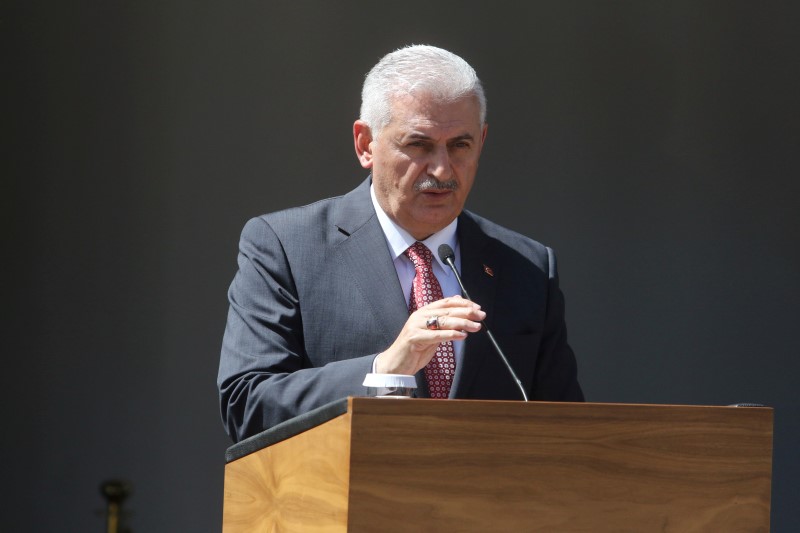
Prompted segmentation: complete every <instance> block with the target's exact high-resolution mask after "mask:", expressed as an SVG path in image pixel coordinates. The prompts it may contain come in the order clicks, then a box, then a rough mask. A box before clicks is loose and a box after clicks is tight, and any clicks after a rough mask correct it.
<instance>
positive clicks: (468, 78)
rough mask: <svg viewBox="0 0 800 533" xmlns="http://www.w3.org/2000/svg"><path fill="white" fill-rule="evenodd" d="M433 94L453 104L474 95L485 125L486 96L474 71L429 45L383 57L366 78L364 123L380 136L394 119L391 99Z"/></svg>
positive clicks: (461, 60) (463, 62) (410, 48)
mask: <svg viewBox="0 0 800 533" xmlns="http://www.w3.org/2000/svg"><path fill="white" fill-rule="evenodd" d="M423 93H424V94H431V95H433V96H434V98H436V99H437V100H440V101H443V102H450V101H454V100H458V99H459V98H463V97H465V96H470V95H472V96H475V97H476V98H477V99H478V104H479V106H480V120H481V124H484V123H485V122H486V95H485V94H484V92H483V85H482V84H481V80H479V79H478V75H477V74H476V73H475V70H474V69H473V68H472V67H471V66H470V65H469V63H467V62H466V61H464V60H463V59H461V58H460V57H458V56H457V55H455V54H453V53H451V52H448V51H447V50H443V49H441V48H436V47H435V46H427V45H411V46H406V47H405V48H400V49H399V50H395V51H394V52H391V53H389V54H386V55H385V56H383V58H382V59H381V60H380V61H379V62H378V64H377V65H375V66H374V67H372V70H370V71H369V73H368V74H367V77H366V78H365V79H364V86H363V88H362V90H361V117H360V118H361V120H362V121H364V122H365V123H366V124H367V125H368V126H369V127H370V129H371V130H372V134H373V135H374V136H377V134H378V133H379V132H380V131H381V130H382V129H383V128H384V127H385V126H386V125H387V124H389V122H391V120H392V98H393V97H395V96H398V95H403V94H423Z"/></svg>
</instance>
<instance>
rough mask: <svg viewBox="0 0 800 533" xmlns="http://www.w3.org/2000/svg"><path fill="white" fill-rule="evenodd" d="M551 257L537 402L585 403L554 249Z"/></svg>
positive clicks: (535, 378) (535, 397)
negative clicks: (569, 342)
mask: <svg viewBox="0 0 800 533" xmlns="http://www.w3.org/2000/svg"><path fill="white" fill-rule="evenodd" d="M547 256H548V271H549V277H548V296H547V313H546V318H545V324H544V332H543V336H542V343H541V345H540V349H539V355H538V358H537V362H536V371H535V377H534V387H533V391H534V394H533V396H534V397H533V399H535V400H545V401H567V402H582V401H584V396H583V391H582V390H581V387H580V384H579V383H578V365H577V362H576V361H575V354H574V353H573V351H572V348H570V346H569V344H568V343H567V324H566V319H565V310H564V295H563V294H562V292H561V289H560V288H559V285H558V270H557V268H556V257H555V254H554V253H553V250H552V249H550V248H547Z"/></svg>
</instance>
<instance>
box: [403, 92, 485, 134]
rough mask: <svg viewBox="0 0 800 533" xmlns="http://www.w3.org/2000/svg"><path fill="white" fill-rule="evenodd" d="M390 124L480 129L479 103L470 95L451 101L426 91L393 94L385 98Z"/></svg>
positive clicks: (448, 98) (451, 99) (475, 97)
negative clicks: (456, 126)
mask: <svg viewBox="0 0 800 533" xmlns="http://www.w3.org/2000/svg"><path fill="white" fill-rule="evenodd" d="M389 105H390V109H391V120H390V122H389V123H390V124H391V123H395V122H397V121H400V122H433V123H442V124H444V123H452V122H459V123H462V124H464V125H470V126H475V127H478V128H480V126H481V123H480V102H479V100H478V97H477V96H476V95H474V94H467V95H464V96H460V97H456V98H451V97H444V96H441V95H438V94H435V93H432V92H430V91H414V92H397V93H394V94H393V95H391V96H390V97H389Z"/></svg>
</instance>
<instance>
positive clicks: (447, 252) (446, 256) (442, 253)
mask: <svg viewBox="0 0 800 533" xmlns="http://www.w3.org/2000/svg"><path fill="white" fill-rule="evenodd" d="M438 252H439V259H441V260H442V263H447V265H448V266H449V267H450V269H451V270H452V271H453V274H455V275H456V281H458V285H459V286H460V287H461V292H462V293H464V297H465V298H466V299H467V300H472V298H470V297H469V293H468V292H467V288H466V287H464V282H463V281H461V276H460V275H459V274H458V269H456V263H455V257H456V254H455V252H453V249H452V248H450V246H448V245H447V244H442V245H441V246H439V250H438ZM484 328H485V329H486V335H488V336H489V340H490V341H491V342H492V346H494V349H495V351H496V352H497V355H499V356H500V359H502V360H503V363H505V365H506V368H507V369H508V373H509V374H511V378H512V379H513V380H514V382H515V383H516V384H517V387H519V391H520V392H521V393H522V399H523V400H525V401H526V402H527V401H528V395H527V394H525V387H523V386H522V382H521V381H520V380H519V378H518V377H517V373H516V372H514V369H513V368H511V363H509V362H508V358H507V357H506V354H504V353H503V350H501V349H500V345H499V344H497V341H496V340H495V339H494V335H492V332H491V331H489V328H488V327H486V325H485V324H484Z"/></svg>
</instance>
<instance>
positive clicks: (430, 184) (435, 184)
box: [414, 176, 458, 192]
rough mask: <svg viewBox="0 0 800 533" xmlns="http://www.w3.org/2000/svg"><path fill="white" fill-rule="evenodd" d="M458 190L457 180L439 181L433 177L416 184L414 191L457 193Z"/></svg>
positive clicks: (427, 177)
mask: <svg viewBox="0 0 800 533" xmlns="http://www.w3.org/2000/svg"><path fill="white" fill-rule="evenodd" d="M456 189H458V182H457V181H456V180H448V181H439V180H437V179H436V178H434V177H433V176H426V177H425V179H423V180H422V181H418V182H417V183H415V184H414V191H416V192H427V191H455V190H456Z"/></svg>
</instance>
